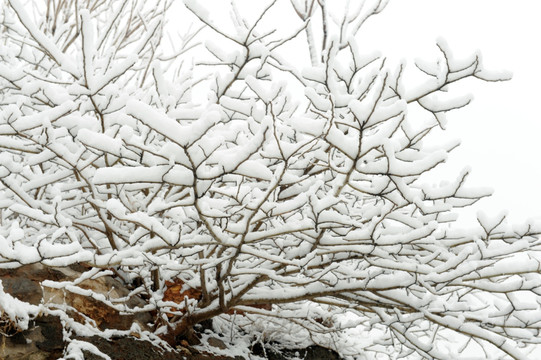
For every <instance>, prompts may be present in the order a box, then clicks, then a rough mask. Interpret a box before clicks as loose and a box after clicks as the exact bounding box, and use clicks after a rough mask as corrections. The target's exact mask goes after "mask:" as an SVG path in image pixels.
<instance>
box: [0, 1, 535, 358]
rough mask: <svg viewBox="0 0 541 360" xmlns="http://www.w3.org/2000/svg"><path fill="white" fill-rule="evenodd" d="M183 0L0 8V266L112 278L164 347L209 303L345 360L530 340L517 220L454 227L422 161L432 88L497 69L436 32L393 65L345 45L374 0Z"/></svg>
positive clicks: (456, 104)
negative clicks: (75, 269) (360, 337)
mask: <svg viewBox="0 0 541 360" xmlns="http://www.w3.org/2000/svg"><path fill="white" fill-rule="evenodd" d="M184 3H185V5H186V9H188V10H189V11H187V10H183V11H181V9H180V8H175V11H177V12H178V13H173V14H172V13H171V6H172V3H170V2H167V1H161V0H153V1H139V0H128V1H114V2H107V1H101V0H88V1H79V2H77V1H75V2H74V1H64V0H48V1H43V2H42V1H37V0H36V1H33V2H30V3H28V4H26V3H25V2H23V1H22V0H7V2H6V3H5V5H4V6H3V8H2V18H1V23H2V25H1V38H0V42H1V45H0V104H1V111H0V113H1V116H0V148H1V149H2V150H1V151H2V152H1V153H0V182H1V184H2V185H1V187H0V208H1V214H2V215H1V227H0V266H2V267H16V266H20V265H22V264H32V263H38V262H40V263H43V264H45V265H48V266H66V265H69V264H73V263H81V264H85V265H86V266H88V269H89V270H88V272H87V273H85V274H84V276H85V277H97V276H100V275H101V274H110V273H114V274H115V276H117V277H118V278H119V279H121V280H122V281H124V282H126V283H132V284H135V285H134V289H133V291H132V295H133V296H144V298H145V299H148V300H147V306H145V307H142V308H141V307H137V308H130V307H129V306H127V303H118V302H114V301H110V300H109V299H106V298H102V297H98V296H96V297H95V299H97V300H100V301H103V302H104V303H105V304H107V305H109V306H111V307H114V308H116V309H119V310H121V311H125V312H148V311H156V316H155V329H156V334H159V335H161V336H163V338H165V339H168V340H169V342H170V343H171V344H173V343H174V341H175V338H179V337H183V336H189V334H190V332H191V331H192V329H193V327H194V325H196V324H198V323H200V322H202V321H204V320H208V319H215V320H216V321H217V322H219V323H220V324H224V323H226V324H227V323H228V324H233V322H235V324H236V325H235V326H237V327H238V328H241V329H242V330H243V331H245V332H247V333H249V332H252V334H255V332H257V331H258V329H259V331H260V334H263V333H266V335H260V336H267V337H272V331H271V330H270V329H276V328H278V327H279V328H280V332H281V333H282V334H281V336H282V337H283V338H287V337H290V338H291V339H294V341H308V340H309V341H316V342H318V343H321V344H323V345H325V346H328V347H338V348H337V349H336V350H338V351H340V352H341V353H342V354H343V355H352V356H354V355H359V354H361V353H362V354H369V353H370V352H374V353H376V354H377V353H380V354H391V355H389V356H390V357H393V358H394V357H396V356H399V355H402V356H407V355H410V356H412V357H419V356H420V357H423V358H442V359H443V358H449V359H456V358H460V356H466V355H468V353H467V352H468V351H469V350H468V349H471V347H475V346H477V347H479V348H482V349H484V350H486V351H487V353H494V352H496V353H498V352H500V353H503V354H507V355H508V356H511V357H512V358H517V359H518V358H523V357H525V356H526V355H527V351H528V349H530V348H529V346H531V344H538V343H539V342H540V341H541V336H540V334H539V329H540V326H541V323H540V321H541V318H540V316H539V314H541V311H540V310H541V307H540V305H539V303H540V301H541V276H540V275H539V269H540V268H541V261H540V259H541V257H540V255H539V253H538V251H539V249H540V248H539V240H538V237H537V235H538V234H539V228H536V227H534V226H533V225H526V226H522V227H515V228H512V227H510V226H507V225H506V223H505V218H504V217H503V216H502V217H498V218H496V219H492V218H490V217H486V216H483V215H480V216H479V219H478V220H479V225H480V226H478V227H477V228H475V229H467V230H461V229H457V228H456V226H453V224H454V222H455V220H456V218H457V215H456V211H455V210H456V209H459V208H463V207H467V206H470V205H472V204H473V203H475V202H476V201H478V200H479V199H481V198H482V197H485V196H488V195H489V193H488V192H486V191H482V190H476V189H469V188H468V187H467V186H466V178H467V176H468V171H467V170H464V171H463V172H461V173H459V174H457V176H456V179H454V180H449V179H445V180H447V181H444V182H442V183H441V184H434V183H433V181H432V180H431V179H432V178H430V177H428V176H427V174H432V173H433V172H434V171H433V170H436V171H437V168H438V166H440V165H441V164H442V163H444V162H445V161H446V159H447V156H448V155H449V153H450V152H451V151H452V150H453V149H454V148H455V147H456V146H457V145H458V143H457V142H449V143H442V142H441V141H440V142H439V143H438V144H437V146H436V145H433V144H434V142H432V143H431V144H432V145H430V144H429V143H427V142H426V141H425V140H426V139H428V138H430V137H431V136H433V134H434V133H441V130H445V127H446V118H445V115H446V113H447V112H449V111H452V110H454V109H458V108H462V107H464V106H466V105H467V104H468V103H469V102H470V98H469V97H464V96H451V95H449V91H450V90H451V89H452V87H453V83H456V82H460V81H462V80H463V79H467V78H477V79H479V80H480V81H500V80H503V79H504V77H505V76H504V75H494V74H491V73H489V72H487V71H486V70H485V69H484V68H483V66H482V63H481V61H480V56H479V55H478V54H474V55H473V56H471V57H469V58H465V59H457V58H455V57H454V56H453V54H452V52H451V51H450V50H449V48H448V47H447V45H446V43H445V42H444V41H440V42H438V43H437V48H438V49H439V57H437V58H435V59H432V60H431V61H423V62H421V61H419V62H417V63H416V64H415V66H413V67H408V66H406V64H405V63H401V64H399V65H397V66H389V65H388V61H386V59H385V57H383V56H381V55H378V54H371V53H368V54H367V53H365V52H364V51H363V49H362V48H360V47H359V44H358V43H357V41H356V34H357V33H358V32H359V31H362V25H363V24H364V23H365V22H366V21H367V19H369V18H370V17H371V16H373V15H376V14H378V13H379V12H380V11H382V10H383V8H384V7H385V4H386V2H385V1H381V0H379V1H373V0H372V1H370V0H366V1H358V2H349V1H347V2H343V4H342V2H335V1H333V2H326V1H324V0H319V1H315V0H309V1H300V0H290V1H286V0H276V1H265V2H263V1H261V2H255V3H257V4H256V5H254V4H253V3H252V4H251V5H250V6H251V8H250V11H245V10H246V8H245V7H246V6H248V5H247V4H244V5H243V4H237V5H236V4H235V3H234V2H233V4H228V5H227V7H226V8H225V9H226V10H227V12H225V14H226V15H224V11H223V9H221V10H220V9H216V11H212V10H211V9H212V7H213V6H218V5H220V6H223V5H224V4H223V2H216V3H215V4H214V5H209V6H206V7H205V8H203V5H201V4H202V2H198V1H196V0H185V1H184ZM173 5H175V6H178V4H173ZM194 15H195V16H194ZM278 16H279V17H281V19H280V20H281V21H280V22H276V21H275V20H276V18H277V17H278ZM179 17H181V19H182V21H180V20H179ZM166 20H168V22H167V21H166ZM172 20H173V21H172ZM189 22H191V23H192V24H193V26H192V27H189V28H184V24H185V23H189ZM278 23H280V24H287V25H281V26H279V27H277V24H278ZM172 29H173V30H172ZM413 71H416V72H417V75H416V76H415V77H411V79H410V78H408V74H410V73H412V72H413ZM419 74H420V75H422V76H419ZM408 79H410V80H408ZM412 109H416V110H417V111H416V112H413V111H411V110H412ZM419 110H422V111H424V116H420V115H419V114H420V111H419ZM439 136H441V135H439ZM52 284H53V282H52V281H51V282H49V286H53V285H52ZM172 284H176V286H177V287H175V286H173V285H172ZM180 285H182V286H180ZM56 286H57V287H60V288H64V289H65V290H66V291H78V290H77V282H73V283H58V284H56ZM168 289H177V290H176V292H173V291H171V290H168ZM188 289H191V291H189V290H188ZM1 294H2V293H0V295H1ZM188 294H189V296H188ZM184 295H186V296H184ZM0 304H2V302H1V301H0ZM47 309H48V308H47V305H46V304H44V305H43V309H42V311H45V312H46V311H47ZM56 311H58V309H56ZM16 320H17V319H14V321H16ZM74 321H75V320H74ZM70 324H72V325H71V326H72V327H71V331H73V332H74V333H76V332H77V329H80V328H78V327H75V326H73V323H70V322H69V321H67V322H65V326H70ZM85 326H86V327H89V326H91V324H90V323H86V324H85ZM231 326H233V325H231ZM346 327H348V328H355V327H356V328H362V329H364V330H366V331H369V332H370V331H371V332H370V334H377V337H376V335H374V338H372V339H371V341H370V344H368V345H367V346H364V348H359V347H357V348H355V347H349V348H348V347H346V346H339V345H340V343H336V342H333V339H336V338H335V337H334V336H335V334H339V333H341V332H342V331H344V329H345V328H346ZM266 329H269V330H268V331H267V330H266ZM333 334H334V335H333ZM307 339H308V340H307ZM337 344H338V345H337ZM465 349H466V350H465ZM359 356H360V355H359ZM363 356H364V355H363ZM366 356H368V355H366Z"/></svg>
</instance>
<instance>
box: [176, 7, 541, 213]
mask: <svg viewBox="0 0 541 360" xmlns="http://www.w3.org/2000/svg"><path fill="white" fill-rule="evenodd" d="M257 1H258V2H259V1H261V3H258V2H255V1H254V2H250V1H246V0H238V3H239V6H244V7H245V6H252V5H253V6H255V7H258V5H263V4H266V3H268V1H263V0H257ZM351 1H361V0H351ZM366 1H374V0H366ZM229 3H230V2H229V1H227V0H218V1H216V0H215V1H212V0H205V1H202V2H201V5H202V6H203V7H208V8H209V9H208V10H209V11H210V13H211V14H212V15H213V17H215V19H216V20H219V19H220V17H221V16H223V17H227V18H228V17H229V12H228V11H226V10H223V9H219V7H220V6H225V8H228V7H229ZM340 3H342V2H340ZM332 4H333V0H328V1H327V5H328V6H332ZM178 5H180V3H179V4H178ZM335 5H336V3H335ZM242 10H246V9H245V8H242ZM220 14H223V15H220ZM282 15H285V14H282ZM540 16H541V0H390V1H389V4H388V6H387V8H386V9H385V10H384V11H383V12H382V13H381V14H379V15H376V16H374V17H372V18H371V19H370V20H369V21H368V22H367V23H365V25H364V28H363V29H361V31H360V33H359V36H358V39H359V41H360V48H361V49H363V48H365V49H366V50H367V52H372V51H373V50H379V51H380V52H381V53H382V55H385V56H389V57H394V58H395V59H398V58H406V59H408V63H410V64H411V65H413V60H414V59H415V58H416V57H419V58H422V59H424V60H430V59H434V60H436V59H437V55H438V52H437V48H436V39H437V38H439V37H442V38H444V39H446V40H447V43H448V45H449V47H450V49H451V50H452V52H453V53H454V54H455V56H456V57H457V58H461V57H468V56H469V55H471V54H472V53H473V52H475V51H476V50H480V51H481V54H482V55H483V63H484V65H485V67H486V68H487V69H489V70H508V71H511V72H512V73H513V79H512V80H511V81H508V82H504V83H482V82H468V83H467V84H465V86H462V87H460V88H459V89H458V90H459V91H458V92H456V93H457V94H460V93H472V94H473V95H474V101H473V102H472V104H470V105H469V106H468V107H467V108H465V109H462V110H459V111H455V112H453V113H451V114H450V115H449V124H448V131H447V134H446V135H445V136H447V137H452V138H460V139H462V145H461V146H460V147H459V148H458V149H456V150H455V151H454V152H453V153H452V154H451V157H450V160H449V164H448V169H447V170H445V171H443V172H442V177H443V178H445V177H449V178H450V179H454V178H455V177H456V175H457V173H458V170H460V169H462V168H463V167H464V166H466V165H469V166H470V167H471V168H472V172H471V175H470V178H469V184H470V185H476V186H482V187H491V188H493V189H494V190H495V193H494V195H493V196H492V197H491V198H489V199H484V200H482V201H481V202H480V203H479V204H478V206H477V208H480V209H483V210H485V211H486V212H487V213H488V214H489V215H490V214H493V215H497V214H498V213H499V212H500V210H505V209H507V210H509V219H510V221H511V222H513V223H515V222H523V221H525V220H526V219H528V218H536V219H538V220H540V221H541V159H539V157H540V156H541V141H540V140H539V138H540V136H541V114H540V112H539V111H538V105H537V104H538V103H541V88H540V86H541V41H540V39H539V37H540V35H541V21H540V19H539V17H540ZM221 20H226V19H221ZM280 20H281V21H284V18H283V17H282V18H281V19H276V21H277V25H276V26H278V27H279V26H280ZM226 22H227V21H226ZM184 25H186V24H184ZM175 26H178V27H180V28H182V27H183V23H182V22H177V23H176V25H175ZM475 212H476V209H473V210H472V211H470V212H469V215H467V216H473V214H475ZM464 217H465V216H463V218H464Z"/></svg>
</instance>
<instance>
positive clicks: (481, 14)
mask: <svg viewBox="0 0 541 360" xmlns="http://www.w3.org/2000/svg"><path fill="white" fill-rule="evenodd" d="M540 16H541V1H540V0H390V2H389V4H388V6H387V8H386V9H385V10H384V11H383V12H382V13H381V14H380V15H378V16H375V17H373V18H371V19H370V22H369V23H367V24H366V27H365V28H364V30H361V31H364V32H363V33H362V34H361V37H360V40H361V48H362V46H366V47H367V48H376V49H379V50H381V52H382V53H383V54H389V55H392V56H403V57H406V58H408V59H411V60H413V59H414V58H415V57H416V56H419V57H423V58H424V59H428V58H430V55H429V54H430V52H432V54H433V51H434V48H435V40H436V39H437V38H438V37H439V36H441V37H443V38H445V39H446V40H447V43H448V44H449V46H450V48H451V49H452V50H453V53H454V54H455V55H456V56H457V57H459V56H460V55H461V54H463V55H464V56H467V55H469V54H471V53H472V52H473V51H475V50H477V49H479V50H480V51H481V53H482V55H483V62H484V64H485V66H486V67H487V68H488V69H493V70H502V69H504V70H509V71H511V72H512V73H513V79H512V80H511V81H509V82H505V83H478V85H473V84H472V83H468V86H467V87H464V89H463V90H464V91H465V92H471V93H473V94H474V101H473V103H472V104H471V105H470V106H468V107H467V108H466V109H463V110H460V111H457V112H455V113H454V115H452V116H449V120H450V121H449V136H453V137H458V138H460V139H462V145H461V147H460V148H459V149H457V150H455V152H454V153H453V154H452V155H451V159H450V166H452V167H455V168H461V167H462V165H471V167H472V170H473V171H472V174H471V176H470V184H475V185H480V186H489V187H492V188H493V189H494V190H495V193H494V196H493V197H492V198H491V199H489V200H483V201H482V202H481V203H480V204H479V207H482V208H483V209H485V210H486V212H487V213H488V214H494V215H496V214H497V213H498V212H499V210H500V209H502V210H503V209H508V210H509V219H510V220H511V221H512V222H521V221H522V220H525V219H526V218H533V217H536V218H538V219H541V159H540V157H541V140H540V137H541V114H540V111H539V104H541V88H540V86H541V41H540V35H541V21H540V19H539V17H540ZM425 54H427V55H425ZM409 62H410V63H412V62H413V61H409Z"/></svg>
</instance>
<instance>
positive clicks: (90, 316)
mask: <svg viewBox="0 0 541 360" xmlns="http://www.w3.org/2000/svg"><path fill="white" fill-rule="evenodd" d="M87 270H88V269H86V268H84V267H83V266H80V265H75V266H71V267H47V266H44V265H41V264H33V265H26V266H22V267H19V268H16V269H0V280H1V284H2V287H3V291H4V292H5V294H9V296H11V297H13V298H16V299H18V300H21V301H24V302H26V303H28V304H31V305H36V306H37V305H40V304H41V305H42V307H41V308H40V309H43V310H44V311H43V312H40V313H39V314H38V315H37V316H35V317H34V318H33V319H31V320H30V321H29V323H28V328H27V329H21V328H19V327H17V325H16V324H15V323H14V322H13V321H12V320H10V318H9V317H7V316H6V312H5V311H3V310H4V309H2V307H1V304H2V302H0V359H2V360H56V359H59V358H61V357H63V356H64V355H65V354H66V350H67V348H68V347H69V344H68V342H67V341H66V338H65V332H66V326H65V323H63V321H64V322H65V319H62V320H61V319H60V318H59V317H58V316H56V315H58V314H57V313H55V311H54V310H55V309H62V311H63V313H65V314H67V315H68V316H69V318H70V319H71V321H75V322H78V323H80V324H85V323H88V322H90V323H91V324H92V325H93V326H94V327H95V328H97V329H99V330H107V329H114V330H120V332H118V333H121V335H119V336H112V337H109V338H104V337H101V336H96V335H95V336H88V337H82V336H79V335H77V334H70V339H72V340H75V341H84V342H85V343H88V344H91V346H94V347H95V348H97V349H98V350H99V351H101V352H102V353H103V354H107V355H108V356H109V357H110V358H111V360H128V359H129V360H177V359H179V360H180V359H183V360H211V359H213V360H241V359H243V358H242V357H236V358H233V357H227V356H217V355H212V354H207V353H202V352H200V351H198V350H196V349H195V348H193V347H191V346H190V345H188V343H186V344H180V346H177V348H176V349H175V350H171V349H169V350H167V349H165V348H163V347H161V346H158V345H156V343H152V342H150V341H146V340H144V339H141V336H139V335H138V334H137V333H131V332H130V331H131V330H130V329H133V324H134V323H136V324H138V326H137V328H138V329H141V330H150V327H149V324H150V323H151V322H152V321H153V317H152V316H151V314H150V313H148V312H136V313H125V312H123V311H119V310H115V309H114V308H113V307H111V306H108V305H107V304H106V302H108V301H109V302H115V300H117V299H121V300H122V301H119V303H124V302H125V303H126V305H127V307H128V308H130V309H133V308H142V307H143V306H144V304H145V301H144V300H143V299H141V298H139V297H137V296H130V290H129V289H128V288H127V287H126V286H125V285H124V284H123V283H122V282H120V281H118V280H117V279H115V278H114V277H112V276H99V277H97V278H94V277H92V276H90V277H89V278H88V279H86V278H85V276H84V275H83V274H85V272H86V271H87ZM83 278H85V279H84V280H82V279H83ZM75 283H76V285H74V284H75ZM169 285H170V286H169V289H168V290H167V291H168V292H166V294H165V295H166V297H167V299H168V300H171V301H174V300H176V299H177V298H178V297H180V296H181V295H186V294H185V293H183V292H182V291H184V292H186V291H192V292H193V291H197V290H185V289H184V288H183V287H182V286H183V284H180V283H178V284H177V283H171V284H169ZM177 288H178V289H177ZM181 289H182V291H181ZM174 290H176V291H174ZM177 292H178V294H177ZM5 294H4V295H5ZM188 295H193V294H192V293H190V294H188ZM196 295H197V294H196ZM51 310H52V311H51ZM122 330H125V331H122ZM130 335H131V336H130ZM211 342H212V343H211ZM208 345H210V346H212V347H215V348H217V349H221V350H224V349H226V348H227V346H228V345H227V344H225V343H224V342H222V341H221V340H219V339H218V338H212V337H211V338H209V342H208ZM253 353H254V355H258V356H261V357H263V358H265V357H266V358H268V359H271V360H286V359H289V358H291V357H292V356H297V357H299V356H300V357H301V358H304V359H305V360H320V359H329V360H334V359H339V357H338V354H336V353H333V352H331V351H329V350H327V349H324V348H321V347H317V346H313V347H310V348H307V349H298V350H285V351H283V352H280V353H278V352H273V351H271V350H264V349H263V348H262V347H261V346H259V347H257V346H256V347H255V348H254V349H253ZM82 354H83V355H84V358H85V359H86V360H98V359H99V360H102V359H103V357H101V356H99V355H96V354H94V353H92V352H91V351H87V350H84V349H83V350H82Z"/></svg>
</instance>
